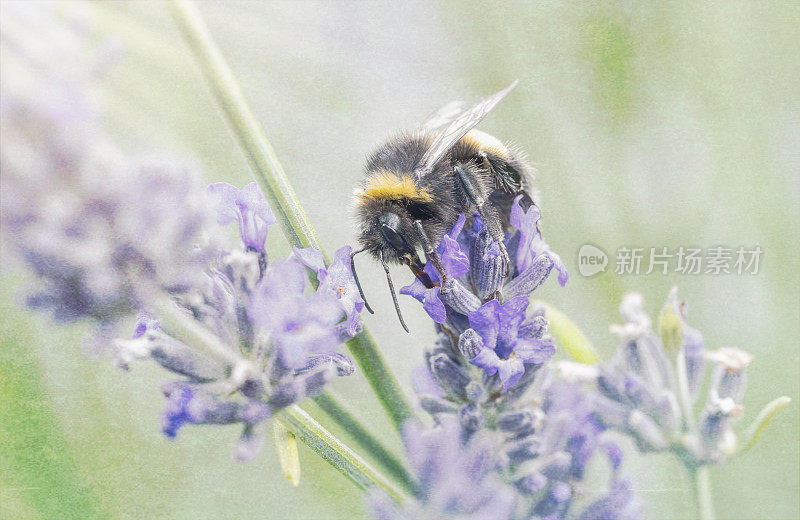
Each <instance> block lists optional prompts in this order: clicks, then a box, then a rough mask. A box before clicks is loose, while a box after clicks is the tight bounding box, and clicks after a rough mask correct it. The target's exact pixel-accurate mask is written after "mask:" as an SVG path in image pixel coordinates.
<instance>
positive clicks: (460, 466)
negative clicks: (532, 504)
mask: <svg viewBox="0 0 800 520" xmlns="http://www.w3.org/2000/svg"><path fill="white" fill-rule="evenodd" d="M404 440H405V446H406V451H407V453H408V458H409V461H410V462H411V467H412V469H413V470H414V472H415V473H416V477H417V480H418V489H419V490H420V491H419V494H418V496H417V498H416V499H414V500H409V501H407V502H405V503H403V504H402V505H398V504H396V503H395V502H394V501H392V499H391V498H390V497H389V496H388V495H386V494H385V493H384V492H383V491H378V490H374V491H372V492H371V493H370V494H369V495H368V503H369V506H370V509H371V510H372V513H373V515H374V516H375V517H376V518H378V519H380V520H401V519H404V520H418V519H425V518H430V519H433V518H437V519H438V518H456V519H463V520H466V519H470V520H508V519H511V518H515V516H514V515H515V513H516V509H517V493H516V492H515V490H514V489H513V488H512V487H511V486H509V485H508V484H506V483H504V482H503V481H502V479H501V478H500V476H499V474H498V473H497V472H496V468H497V464H498V460H497V456H496V452H495V450H494V447H493V445H492V442H491V440H490V438H489V437H488V435H486V434H481V435H470V434H469V432H466V431H464V430H463V429H462V427H461V425H460V424H459V422H458V421H457V420H456V419H454V418H451V419H447V420H443V421H442V422H441V423H440V424H438V425H437V426H436V427H435V428H432V429H427V428H425V427H423V426H421V425H420V424H417V423H409V424H408V425H406V427H405V432H404Z"/></svg>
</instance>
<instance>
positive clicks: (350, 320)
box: [294, 246, 364, 337]
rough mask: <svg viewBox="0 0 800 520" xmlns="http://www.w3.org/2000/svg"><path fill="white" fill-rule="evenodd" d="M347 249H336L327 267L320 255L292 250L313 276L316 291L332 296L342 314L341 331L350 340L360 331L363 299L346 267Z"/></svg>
mask: <svg viewBox="0 0 800 520" xmlns="http://www.w3.org/2000/svg"><path fill="white" fill-rule="evenodd" d="M352 251H353V248H351V247H350V246H344V247H340V248H339V249H337V250H336V253H334V255H333V262H332V263H331V265H329V266H328V267H327V268H326V267H325V260H324V258H323V257H322V253H321V252H320V251H318V250H316V249H313V248H310V247H309V248H305V249H300V248H297V247H295V248H294V254H295V255H296V256H297V258H298V259H299V260H300V261H301V262H302V263H303V264H304V265H305V266H306V267H308V268H309V269H311V270H312V271H314V272H315V273H316V274H317V279H318V280H319V288H318V289H317V291H319V292H323V293H327V294H332V295H334V296H335V297H336V298H337V299H338V300H339V304H340V305H341V307H342V310H343V311H344V313H345V316H346V320H345V324H346V325H345V329H346V332H347V334H348V335H349V336H350V337H353V336H355V335H356V334H358V333H359V332H361V320H360V318H359V314H360V313H361V311H362V310H363V309H364V300H363V298H361V294H360V292H359V291H358V286H357V285H356V282H355V278H353V271H352V267H351V265H350V253H352Z"/></svg>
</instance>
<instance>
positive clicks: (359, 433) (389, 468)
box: [313, 392, 416, 493]
mask: <svg viewBox="0 0 800 520" xmlns="http://www.w3.org/2000/svg"><path fill="white" fill-rule="evenodd" d="M313 399H314V402H315V403H317V406H319V407H320V409H322V411H323V412H325V413H326V414H327V415H328V417H330V418H331V419H333V420H334V421H335V422H336V423H337V424H339V425H340V426H341V427H342V428H344V430H345V431H346V432H347V433H348V434H349V435H350V436H351V437H352V438H353V440H354V441H355V442H356V444H358V445H359V446H360V447H361V448H362V449H364V450H365V451H366V452H367V453H369V454H371V455H372V458H373V460H374V461H375V462H376V463H377V464H378V465H379V466H380V468H381V469H382V470H383V471H385V472H386V473H387V474H389V475H390V476H392V477H394V478H395V479H397V481H398V482H399V483H400V484H401V485H402V486H403V488H404V489H405V490H406V491H408V492H409V493H413V492H414V489H415V486H416V484H415V482H414V479H413V478H412V477H411V475H409V474H408V471H406V468H405V466H403V463H402V462H401V461H400V459H398V458H397V457H395V455H394V454H393V453H392V452H391V451H389V450H388V449H387V448H386V447H384V446H383V444H382V443H381V442H380V441H379V440H378V439H377V438H376V437H375V436H374V435H372V434H371V433H370V432H369V431H368V430H367V429H366V428H365V427H364V426H363V425H362V424H361V423H360V422H359V421H358V419H356V418H355V416H354V415H353V414H352V413H351V412H350V411H349V410H347V408H345V407H344V406H343V405H342V404H341V402H340V400H338V399H336V397H334V396H333V395H331V394H330V393H329V392H323V393H321V394H319V395H317V396H316V397H314V398H313Z"/></svg>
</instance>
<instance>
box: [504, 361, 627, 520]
mask: <svg viewBox="0 0 800 520" xmlns="http://www.w3.org/2000/svg"><path fill="white" fill-rule="evenodd" d="M541 393H542V400H543V404H542V409H541V411H540V412H539V413H538V414H537V415H533V416H530V417H531V418H530V419H528V421H527V422H526V421H519V422H518V420H515V419H516V418H517V416H519V415H520V411H510V412H507V413H506V414H505V416H504V417H503V420H502V421H501V422H500V425H501V430H503V431H504V432H505V434H506V435H507V436H508V437H507V439H508V441H507V443H508V447H507V448H506V449H507V453H508V454H509V464H510V474H511V475H513V478H514V479H515V483H516V486H517V488H518V489H519V490H520V492H521V493H523V494H524V495H526V496H528V497H529V501H530V502H529V503H530V504H531V506H530V507H531V509H530V512H529V514H532V515H533V516H535V517H537V518H548V519H553V520H556V519H564V518H609V519H633V518H638V517H639V515H640V513H641V510H642V503H641V501H640V500H639V499H638V498H637V497H636V496H635V495H634V494H633V492H632V490H631V485H630V482H629V481H628V480H626V479H624V478H622V477H621V475H620V467H621V464H622V450H621V449H620V448H619V446H617V445H616V444H615V443H614V442H613V441H612V440H610V439H608V438H607V437H606V434H605V428H604V427H603V425H601V424H600V423H599V422H598V421H597V419H596V417H595V409H596V407H595V395H594V394H592V393H587V392H584V391H583V390H582V389H581V388H580V386H579V385H578V384H577V383H571V382H564V381H561V380H558V379H556V378H553V377H552V374H547V376H546V377H545V382H544V385H543V388H542V389H541ZM595 457H600V458H604V459H606V460H607V462H608V465H609V467H610V469H611V471H610V472H609V477H608V482H607V484H606V485H605V489H603V488H602V487H600V486H593V490H592V491H591V492H589V490H588V489H587V487H586V486H585V485H584V482H583V480H584V478H585V476H586V467H587V465H588V464H589V462H590V460H592V459H593V458H595ZM600 489H602V491H598V490H600ZM621 490H625V493H620V491H621ZM587 492H588V493H587ZM587 502H590V504H589V505H588V506H587V507H586V509H584V510H583V511H581V510H580V509H579V508H578V505H577V504H579V503H584V504H585V503H587ZM601 510H602V512H603V515H602V516H592V515H593V514H595V513H596V512H598V511H601Z"/></svg>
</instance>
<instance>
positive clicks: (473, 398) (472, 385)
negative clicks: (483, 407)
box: [464, 381, 487, 403]
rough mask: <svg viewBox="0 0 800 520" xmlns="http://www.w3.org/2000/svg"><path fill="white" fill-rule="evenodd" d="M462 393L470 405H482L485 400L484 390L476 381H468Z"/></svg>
mask: <svg viewBox="0 0 800 520" xmlns="http://www.w3.org/2000/svg"><path fill="white" fill-rule="evenodd" d="M464 393H465V395H466V398H467V400H468V401H470V402H472V403H482V402H484V401H485V400H486V398H487V395H486V390H485V389H484V388H483V385H481V384H480V383H478V382H477V381H470V382H469V384H468V385H467V386H466V387H465V388H464Z"/></svg>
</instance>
